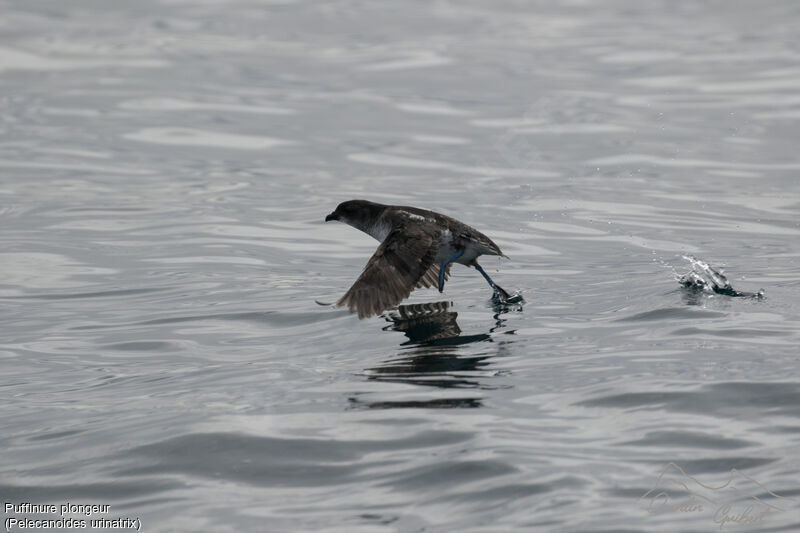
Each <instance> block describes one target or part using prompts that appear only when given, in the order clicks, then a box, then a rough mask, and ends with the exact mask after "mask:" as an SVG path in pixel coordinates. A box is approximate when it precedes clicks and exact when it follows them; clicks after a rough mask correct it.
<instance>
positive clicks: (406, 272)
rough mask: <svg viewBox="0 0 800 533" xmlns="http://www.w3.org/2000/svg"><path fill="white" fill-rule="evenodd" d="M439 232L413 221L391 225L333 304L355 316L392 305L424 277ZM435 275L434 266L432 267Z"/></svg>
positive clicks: (408, 292)
mask: <svg viewBox="0 0 800 533" xmlns="http://www.w3.org/2000/svg"><path fill="white" fill-rule="evenodd" d="M439 238H440V233H439V232H438V231H436V232H431V231H428V230H426V229H425V228H423V227H421V226H417V225H415V224H409V225H401V226H397V227H395V228H394V229H393V230H392V231H391V232H389V235H387V236H386V238H385V239H384V240H383V242H382V243H381V245H380V246H378V249H377V250H376V251H375V253H374V254H373V255H372V257H371V258H370V259H369V261H368V262H367V266H366V267H364V272H362V273H361V275H360V276H359V277H358V279H357V280H356V282H355V283H354V284H353V286H352V287H350V290H348V291H347V293H345V295H344V296H342V298H341V299H340V300H339V301H338V302H336V305H342V306H347V308H348V309H349V310H350V312H351V313H355V312H357V313H358V318H365V317H368V316H372V315H377V314H379V313H381V312H383V311H385V310H387V309H391V308H392V307H394V306H396V305H397V304H399V303H400V302H402V301H403V300H405V299H406V298H408V295H409V294H411V291H413V290H414V288H415V287H418V286H420V284H425V283H424V281H422V280H423V278H426V279H425V281H427V280H428V279H427V278H429V275H427V274H428V272H429V270H430V269H431V266H432V265H433V261H434V259H435V257H436V252H437V251H438V249H439ZM436 274H437V276H438V270H437V271H436Z"/></svg>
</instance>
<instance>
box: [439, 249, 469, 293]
mask: <svg viewBox="0 0 800 533" xmlns="http://www.w3.org/2000/svg"><path fill="white" fill-rule="evenodd" d="M462 255H464V250H459V251H458V252H456V255H454V256H453V257H451V258H450V259H448V260H447V261H444V262H442V264H441V265H439V292H442V291H443V290H444V273H445V269H446V268H447V265H449V264H450V263H452V262H453V261H455V260H456V259H458V258H459V257H461V256H462Z"/></svg>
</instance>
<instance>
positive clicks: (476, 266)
mask: <svg viewBox="0 0 800 533" xmlns="http://www.w3.org/2000/svg"><path fill="white" fill-rule="evenodd" d="M472 266H474V267H475V270H477V271H478V272H480V273H481V275H482V276H483V277H484V278H486V281H488V282H489V285H491V287H492V289H494V290H495V291H497V292H498V293H500V296H502V297H503V298H504V299H506V300H508V299H509V298H511V295H510V294H508V293H507V292H506V291H505V290H504V289H503V288H502V287H501V286H500V285H498V284H496V283H495V282H494V281H492V278H490V277H489V274H487V273H486V272H485V271H484V270H483V268H482V267H481V266H480V265H479V264H478V262H477V261H473V262H472Z"/></svg>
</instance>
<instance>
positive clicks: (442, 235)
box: [325, 200, 511, 318]
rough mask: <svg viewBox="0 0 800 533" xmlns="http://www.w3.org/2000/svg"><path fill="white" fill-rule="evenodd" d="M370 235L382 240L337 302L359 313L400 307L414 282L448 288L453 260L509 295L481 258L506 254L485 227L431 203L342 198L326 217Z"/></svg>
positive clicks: (498, 290) (365, 313)
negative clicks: (439, 210) (431, 207)
mask: <svg viewBox="0 0 800 533" xmlns="http://www.w3.org/2000/svg"><path fill="white" fill-rule="evenodd" d="M329 220H338V221H340V222H344V223H345V224H349V225H350V226H353V227H354V228H356V229H359V230H361V231H363V232H364V233H367V234H368V235H371V236H372V237H374V238H375V239H377V240H378V241H381V244H380V246H378V249H377V250H376V251H375V253H374V254H373V255H372V257H371V258H370V259H369V261H368V262H367V266H366V267H364V271H363V272H362V273H361V275H360V276H359V277H358V279H357V280H356V282H355V283H354V284H353V286H352V287H350V290H348V291H347V293H345V295H344V296H342V298H341V299H339V301H338V302H336V305H338V306H347V308H348V309H349V310H350V312H351V313H356V312H357V313H358V318H365V317H368V316H372V315H377V314H379V313H382V312H383V311H385V310H387V309H391V308H393V307H395V306H396V305H397V304H399V303H400V302H402V301H403V300H404V299H406V298H407V297H408V295H409V294H411V291H413V290H414V289H415V288H418V287H431V286H433V285H436V286H438V288H439V292H442V290H443V289H444V282H445V280H446V279H448V277H449V272H450V266H451V264H452V263H461V264H462V265H466V266H468V267H469V266H472V267H475V269H476V270H477V271H478V272H480V273H481V275H483V277H484V278H486V281H488V282H489V285H490V286H491V287H492V289H494V290H495V293H496V294H499V296H500V297H501V298H503V299H504V300H505V301H507V300H509V298H511V297H510V295H509V294H508V293H507V292H506V291H504V290H503V289H502V288H501V287H500V286H498V285H497V284H496V283H495V282H494V281H492V278H490V277H489V275H488V274H487V273H486V272H485V271H484V270H483V268H481V266H480V265H479V264H478V261H477V259H478V257H479V256H481V255H499V256H502V257H505V258H506V259H507V258H508V256H506V255H505V254H504V253H503V252H502V251H500V247H499V246H497V245H496V244H495V243H494V242H492V240H491V239H490V238H489V237H487V236H486V235H484V234H483V233H481V232H480V231H478V230H476V229H474V228H472V227H470V226H467V225H466V224H464V223H463V222H459V221H458V220H456V219H454V218H451V217H449V216H447V215H442V214H440V213H436V212H434V211H428V210H427V209H419V208H417V207H406V206H398V205H384V204H378V203H375V202H370V201H367V200H349V201H347V202H342V203H341V204H339V205H338V206H337V207H336V210H335V211H334V212H333V213H331V214H330V215H328V216H326V217H325V222H328V221H329Z"/></svg>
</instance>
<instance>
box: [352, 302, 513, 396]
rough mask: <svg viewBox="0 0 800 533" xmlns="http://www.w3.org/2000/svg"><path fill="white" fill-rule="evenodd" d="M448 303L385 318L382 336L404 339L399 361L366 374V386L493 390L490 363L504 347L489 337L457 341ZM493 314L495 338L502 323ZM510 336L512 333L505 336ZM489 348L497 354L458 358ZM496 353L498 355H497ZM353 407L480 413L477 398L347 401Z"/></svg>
mask: <svg viewBox="0 0 800 533" xmlns="http://www.w3.org/2000/svg"><path fill="white" fill-rule="evenodd" d="M451 305H452V303H451V302H447V301H442V302H432V303H424V304H412V305H401V306H399V307H398V308H397V310H396V311H395V312H392V313H390V314H387V315H385V318H386V320H387V321H388V322H389V325H388V326H386V327H385V328H384V329H385V330H393V331H400V332H402V333H404V334H405V336H406V337H408V340H407V341H406V342H404V343H402V344H401V346H402V347H403V350H402V351H401V354H400V357H397V358H394V359H391V360H389V361H387V362H386V363H385V364H383V365H381V366H378V367H375V368H370V369H367V370H365V374H366V375H367V376H368V377H369V379H370V380H374V381H382V382H391V383H407V384H412V385H421V386H426V387H437V388H439V389H473V390H480V389H482V390H486V389H492V388H497V387H493V386H490V385H488V384H487V383H486V380H482V379H481V378H490V377H494V376H497V375H498V374H499V372H498V371H497V370H492V369H491V368H490V366H491V362H490V361H489V359H490V358H492V357H496V356H497V355H501V354H502V352H503V351H505V348H506V346H505V345H507V344H508V342H507V341H500V342H496V341H495V339H493V338H492V335H490V334H489V333H481V334H477V335H461V328H460V327H459V326H458V323H457V321H456V319H457V317H458V313H456V312H455V311H452V310H451V309H450V306H451ZM501 311H502V310H499V309H497V310H496V314H495V321H496V323H495V326H494V327H493V328H492V329H491V330H490V333H491V332H494V331H495V330H496V329H497V328H499V327H502V325H503V322H505V320H504V319H501V318H500V312H501ZM509 333H513V332H509ZM481 342H488V343H494V346H495V347H496V348H497V350H493V351H492V353H489V352H488V350H487V351H486V352H484V353H481V354H478V355H470V356H465V355H461V356H460V355H459V354H460V352H461V351H462V349H463V347H464V346H465V345H468V344H473V343H481ZM498 352H500V353H498ZM350 402H351V405H352V406H353V407H362V408H364V407H366V408H371V409H386V408H397V407H406V408H408V407H422V408H458V407H481V406H482V405H483V403H482V399H481V398H480V397H475V396H474V395H469V396H467V397H463V396H459V397H451V396H449V395H448V396H447V397H444V398H442V397H437V398H433V399H424V400H419V399H408V400H391V401H377V402H363V401H362V400H361V399H358V398H356V397H353V398H350Z"/></svg>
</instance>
